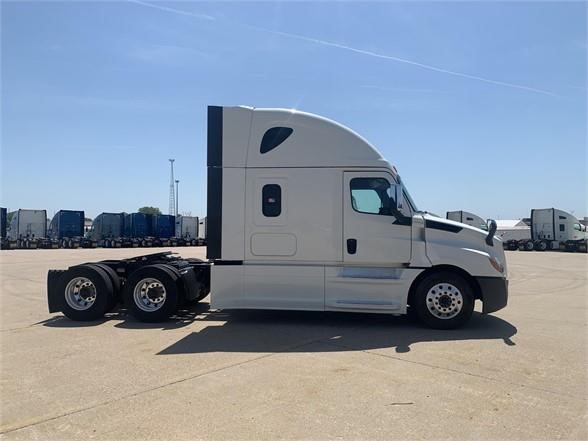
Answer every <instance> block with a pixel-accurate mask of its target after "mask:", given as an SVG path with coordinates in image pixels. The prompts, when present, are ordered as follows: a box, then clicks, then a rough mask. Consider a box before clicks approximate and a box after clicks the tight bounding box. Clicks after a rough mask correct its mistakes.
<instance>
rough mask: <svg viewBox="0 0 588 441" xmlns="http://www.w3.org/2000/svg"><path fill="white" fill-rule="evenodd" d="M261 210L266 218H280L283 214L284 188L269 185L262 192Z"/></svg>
mask: <svg viewBox="0 0 588 441" xmlns="http://www.w3.org/2000/svg"><path fill="white" fill-rule="evenodd" d="M261 197H262V204H261V207H262V208H261V209H262V211H263V215H264V216H265V217H278V216H279V215H280V214H281V213H282V187H280V186H279V185H278V184H267V185H264V186H263V189H262V190H261Z"/></svg>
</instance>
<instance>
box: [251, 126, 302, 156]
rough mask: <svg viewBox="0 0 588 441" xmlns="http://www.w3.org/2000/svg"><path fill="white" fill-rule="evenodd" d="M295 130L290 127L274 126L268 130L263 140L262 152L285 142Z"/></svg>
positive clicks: (260, 149)
mask: <svg viewBox="0 0 588 441" xmlns="http://www.w3.org/2000/svg"><path fill="white" fill-rule="evenodd" d="M292 132H294V129H291V128H290V127H272V128H271V129H269V130H267V131H266V132H265V134H264V135H263V138H262V140H261V147H260V148H259V151H260V153H262V154H263V153H267V152H269V151H270V150H273V149H275V148H276V147H277V146H279V145H280V144H281V143H283V142H284V141H285V140H286V139H288V137H289V136H290V135H291V134H292Z"/></svg>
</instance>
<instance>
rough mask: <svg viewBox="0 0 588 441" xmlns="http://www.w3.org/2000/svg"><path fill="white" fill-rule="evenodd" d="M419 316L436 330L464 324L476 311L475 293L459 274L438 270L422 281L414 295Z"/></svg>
mask: <svg viewBox="0 0 588 441" xmlns="http://www.w3.org/2000/svg"><path fill="white" fill-rule="evenodd" d="M413 303H414V305H411V306H414V307H415V310H416V311H415V312H416V314H417V316H418V318H419V319H420V320H421V321H422V322H423V323H424V324H426V325H427V326H429V327H431V328H435V329H453V328H458V327H460V326H463V325H464V324H465V323H466V322H467V321H468V320H469V319H470V317H471V316H472V313H473V311H474V293H473V290H472V287H471V286H470V284H469V283H468V282H467V280H465V279H464V278H463V277H461V276H460V275H458V274H454V273H451V272H440V273H434V274H431V275H429V276H427V277H425V278H424V279H423V280H421V281H420V282H419V284H418V285H417V287H416V290H415V295H414V298H413Z"/></svg>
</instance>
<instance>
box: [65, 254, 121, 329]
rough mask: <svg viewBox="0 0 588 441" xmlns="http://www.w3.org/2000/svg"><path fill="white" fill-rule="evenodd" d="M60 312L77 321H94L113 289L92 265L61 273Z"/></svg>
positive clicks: (106, 305) (108, 281)
mask: <svg viewBox="0 0 588 441" xmlns="http://www.w3.org/2000/svg"><path fill="white" fill-rule="evenodd" d="M58 289H59V292H61V293H62V297H61V299H62V307H61V310H62V312H63V313H64V314H65V315H66V316H67V317H68V318H70V319H72V320H77V321H88V320H96V319H98V318H100V317H102V316H103V315H104V313H105V312H106V311H107V310H108V307H109V305H110V304H111V302H112V297H113V295H114V288H113V285H112V282H111V280H110V277H109V276H108V274H107V273H106V272H105V271H104V270H103V269H101V268H99V267H96V266H94V265H79V266H74V267H72V268H70V269H68V270H67V271H66V272H64V273H63V274H62V275H61V277H60V279H59V285H58Z"/></svg>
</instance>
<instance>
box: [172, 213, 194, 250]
mask: <svg viewBox="0 0 588 441" xmlns="http://www.w3.org/2000/svg"><path fill="white" fill-rule="evenodd" d="M176 238H178V239H179V240H180V242H179V243H180V245H197V243H198V218H197V217H195V216H181V215H178V216H176Z"/></svg>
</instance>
